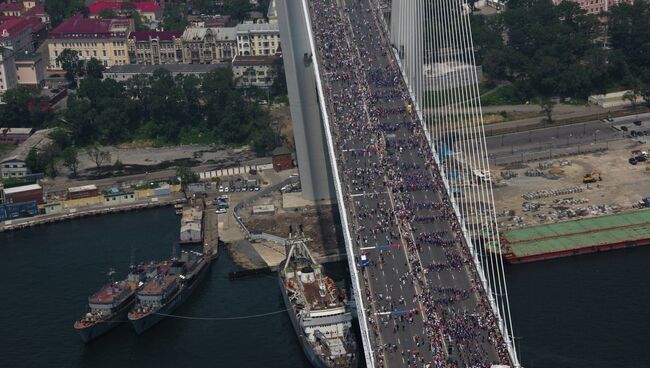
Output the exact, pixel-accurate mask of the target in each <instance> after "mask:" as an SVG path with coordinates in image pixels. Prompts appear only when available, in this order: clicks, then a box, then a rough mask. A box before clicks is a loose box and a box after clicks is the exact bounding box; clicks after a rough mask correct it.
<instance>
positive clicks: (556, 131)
mask: <svg viewBox="0 0 650 368" xmlns="http://www.w3.org/2000/svg"><path fill="white" fill-rule="evenodd" d="M622 138H623V136H622V135H621V134H619V133H618V132H617V131H616V130H615V129H614V128H613V127H612V124H611V123H604V122H601V121H590V122H586V123H580V124H573V125H563V126H557V127H548V128H544V129H535V130H528V131H524V132H518V133H510V134H502V135H496V136H491V137H486V142H487V149H488V152H489V153H490V156H492V157H500V156H510V155H513V154H518V153H522V152H538V151H544V150H548V149H556V148H564V147H577V146H579V145H582V146H585V147H586V146H587V145H590V144H592V143H599V142H607V141H613V140H617V139H622Z"/></svg>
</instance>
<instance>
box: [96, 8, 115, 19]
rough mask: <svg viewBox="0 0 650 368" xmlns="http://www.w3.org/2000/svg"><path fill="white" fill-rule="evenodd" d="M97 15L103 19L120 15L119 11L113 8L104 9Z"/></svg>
mask: <svg viewBox="0 0 650 368" xmlns="http://www.w3.org/2000/svg"><path fill="white" fill-rule="evenodd" d="M97 15H98V16H99V17H100V18H103V19H115V18H117V17H118V15H117V13H116V12H115V10H113V9H102V11H100V12H99V14H97Z"/></svg>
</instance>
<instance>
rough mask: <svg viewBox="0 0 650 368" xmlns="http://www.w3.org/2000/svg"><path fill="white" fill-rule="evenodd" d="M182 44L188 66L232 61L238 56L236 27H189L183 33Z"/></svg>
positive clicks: (184, 59)
mask: <svg viewBox="0 0 650 368" xmlns="http://www.w3.org/2000/svg"><path fill="white" fill-rule="evenodd" d="M182 43H183V62H184V63H186V64H214V63H219V62H225V61H230V60H232V58H233V57H234V56H235V55H237V37H236V30H235V28H234V27H215V28H202V27H189V28H186V29H185V32H183V36H182Z"/></svg>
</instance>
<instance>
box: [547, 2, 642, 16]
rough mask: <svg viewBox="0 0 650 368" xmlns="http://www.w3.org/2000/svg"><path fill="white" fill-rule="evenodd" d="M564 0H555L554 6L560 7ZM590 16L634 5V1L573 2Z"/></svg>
mask: <svg viewBox="0 0 650 368" xmlns="http://www.w3.org/2000/svg"><path fill="white" fill-rule="evenodd" d="M562 1H563V0H553V5H559V4H560V3H561V2H562ZM573 2H575V3H577V4H578V5H580V7H581V8H582V9H584V10H585V11H586V12H587V13H588V14H600V13H602V12H606V11H609V8H610V7H612V6H615V5H618V4H621V3H628V4H632V3H633V2H634V0H573Z"/></svg>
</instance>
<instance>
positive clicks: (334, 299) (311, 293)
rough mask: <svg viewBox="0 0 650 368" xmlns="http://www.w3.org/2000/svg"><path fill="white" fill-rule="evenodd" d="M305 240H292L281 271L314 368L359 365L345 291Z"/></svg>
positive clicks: (287, 299) (289, 308)
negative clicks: (330, 275) (318, 261)
mask: <svg viewBox="0 0 650 368" xmlns="http://www.w3.org/2000/svg"><path fill="white" fill-rule="evenodd" d="M304 241H305V239H304V238H291V237H290V239H289V240H288V243H287V245H286V247H287V258H286V259H285V260H284V261H282V263H281V264H280V270H279V272H278V275H279V281H280V289H281V290H282V296H283V298H284V303H285V306H286V308H287V311H288V312H289V317H290V319H291V323H292V324H293V328H294V330H295V332H296V334H297V335H298V339H299V340H300V345H301V347H302V350H303V351H304V353H305V355H306V356H307V358H308V359H309V361H310V362H311V364H312V365H313V366H314V367H318V368H333V367H336V368H343V367H357V366H358V352H357V346H356V342H355V338H354V334H353V332H352V314H351V312H350V307H349V305H348V303H347V300H346V295H345V292H343V290H341V289H339V288H338V287H337V286H336V284H335V283H334V281H333V280H332V279H331V278H329V277H328V276H326V275H325V274H324V273H323V267H322V266H321V265H320V264H318V263H316V261H314V258H313V257H312V255H311V253H310V252H309V249H307V246H306V245H305V242H304Z"/></svg>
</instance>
